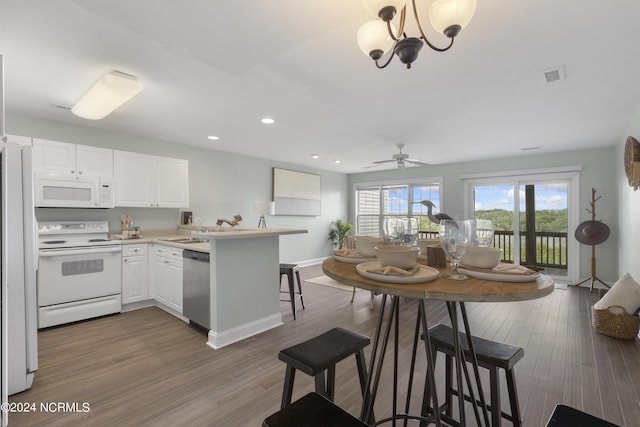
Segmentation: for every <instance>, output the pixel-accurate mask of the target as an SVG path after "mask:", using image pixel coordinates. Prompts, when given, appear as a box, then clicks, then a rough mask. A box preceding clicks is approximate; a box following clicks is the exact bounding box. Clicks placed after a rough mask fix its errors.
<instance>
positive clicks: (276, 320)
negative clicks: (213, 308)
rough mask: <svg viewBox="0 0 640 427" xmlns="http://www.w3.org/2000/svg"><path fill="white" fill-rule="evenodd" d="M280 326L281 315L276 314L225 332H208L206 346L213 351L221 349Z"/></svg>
mask: <svg viewBox="0 0 640 427" xmlns="http://www.w3.org/2000/svg"><path fill="white" fill-rule="evenodd" d="M280 325H282V315H281V314H280V313H276V314H273V315H271V316H268V317H263V318H262V319H258V320H256V321H253V322H250V323H246V324H244V325H240V326H236V327H235V328H232V329H227V330H226V331H222V332H215V331H212V330H210V331H209V340H208V341H207V345H208V346H209V347H213V348H214V349H218V348H222V347H224V346H227V345H229V344H233V343H234V342H238V341H241V340H243V339H245V338H249V337H252V336H254V335H257V334H259V333H261V332H265V331H268V330H269V329H273V328H276V327H278V326H280Z"/></svg>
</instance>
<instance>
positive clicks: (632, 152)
mask: <svg viewBox="0 0 640 427" xmlns="http://www.w3.org/2000/svg"><path fill="white" fill-rule="evenodd" d="M624 172H625V173H626V175H627V179H628V180H629V185H630V186H631V187H633V189H634V191H635V190H637V189H638V188H640V142H638V140H637V139H635V138H634V137H632V136H630V137H628V138H627V142H626V144H625V146H624Z"/></svg>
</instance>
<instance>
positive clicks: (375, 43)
mask: <svg viewBox="0 0 640 427" xmlns="http://www.w3.org/2000/svg"><path fill="white" fill-rule="evenodd" d="M391 30H392V31H393V32H394V33H395V31H396V29H395V27H394V26H393V24H392V25H391ZM393 43H394V40H393V39H392V38H391V35H390V34H389V30H388V29H387V24H386V23H385V22H383V21H381V20H379V19H376V20H375V21H369V22H365V23H364V24H363V25H362V26H361V27H360V29H359V30H358V46H360V50H361V51H362V52H363V53H364V54H365V55H367V56H372V52H376V53H378V52H380V51H382V54H384V53H386V52H388V51H389V49H391V46H393ZM377 56H378V58H379V57H380V56H382V55H377ZM378 58H374V59H378Z"/></svg>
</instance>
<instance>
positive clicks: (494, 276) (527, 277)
mask: <svg viewBox="0 0 640 427" xmlns="http://www.w3.org/2000/svg"><path fill="white" fill-rule="evenodd" d="M458 271H459V272H460V273H463V274H466V275H467V276H471V277H475V278H478V279H484V280H495V281H496V282H513V283H523V282H535V281H536V280H537V279H538V277H540V273H535V274H505V273H500V272H498V271H493V270H486V271H478V270H467V269H466V268H464V267H462V266H460V267H458Z"/></svg>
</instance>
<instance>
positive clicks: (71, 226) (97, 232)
mask: <svg viewBox="0 0 640 427" xmlns="http://www.w3.org/2000/svg"><path fill="white" fill-rule="evenodd" d="M119 245H120V244H119V243H118V242H115V241H113V240H109V223H108V222H107V221H55V222H53V221H47V222H40V223H38V248H39V249H59V248H78V247H91V246H119Z"/></svg>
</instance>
